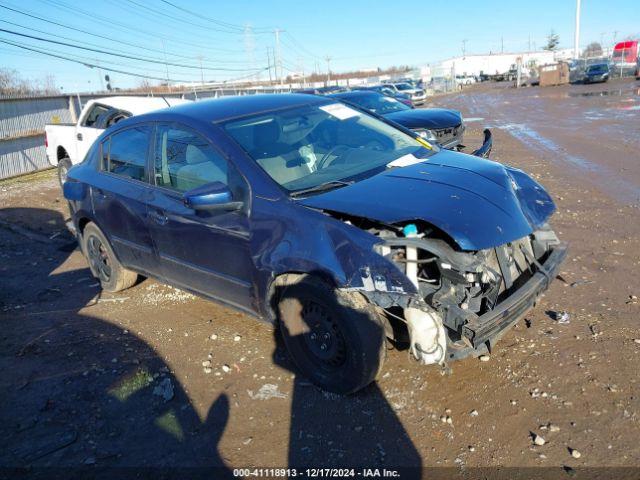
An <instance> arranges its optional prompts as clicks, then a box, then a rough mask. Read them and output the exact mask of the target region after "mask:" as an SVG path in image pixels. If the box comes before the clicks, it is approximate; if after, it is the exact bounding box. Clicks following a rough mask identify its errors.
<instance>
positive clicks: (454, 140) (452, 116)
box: [330, 91, 493, 157]
mask: <svg viewBox="0 0 640 480" xmlns="http://www.w3.org/2000/svg"><path fill="white" fill-rule="evenodd" d="M330 96H331V97H333V98H337V99H340V100H341V101H344V102H346V103H349V104H351V105H356V106H358V107H361V108H364V109H366V110H368V111H370V112H373V113H375V114H377V115H381V116H383V117H384V118H386V119H388V120H391V121H392V122H395V123H397V124H399V125H402V126H403V127H405V128H408V129H410V130H413V131H414V132H415V133H417V134H418V135H420V136H421V137H423V138H425V139H426V140H428V141H429V142H435V143H438V144H439V145H440V146H441V147H443V148H447V149H458V148H459V147H461V146H462V138H463V136H464V131H465V125H464V121H463V119H462V115H461V114H460V112H458V111H456V110H447V109H444V108H421V109H411V108H409V107H407V106H406V105H403V104H402V103H400V102H398V101H397V100H395V99H393V98H389V97H386V96H384V95H382V94H379V93H377V92H364V91H352V92H346V93H337V94H334V95H330ZM492 144H493V140H492V137H491V133H490V132H489V134H488V135H485V141H484V144H483V145H482V147H481V148H480V149H478V150H476V151H475V152H474V153H473V154H474V155H478V156H482V157H488V156H489V153H490V152H491V147H492Z"/></svg>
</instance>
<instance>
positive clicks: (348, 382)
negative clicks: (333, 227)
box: [277, 275, 385, 394]
mask: <svg viewBox="0 0 640 480" xmlns="http://www.w3.org/2000/svg"><path fill="white" fill-rule="evenodd" d="M277 305H278V315H279V320H280V327H281V333H282V337H283V339H284V343H285V345H286V347H287V350H288V351H289V354H290V356H291V358H292V360H293V362H294V363H295V364H296V366H297V367H298V368H299V369H300V371H301V372H302V374H303V375H305V376H306V377H307V378H309V379H310V380H311V381H312V382H313V383H315V384H316V385H318V386H319V387H320V388H322V389H324V390H327V391H330V392H335V393H341V394H347V393H353V392H356V391H357V390H360V389H361V388H364V387H365V386H367V385H368V384H369V383H371V382H372V381H373V380H374V379H375V378H376V376H377V375H378V372H379V371H380V370H381V368H382V364H383V362H384V357H385V348H384V346H385V334H384V327H383V323H382V320H381V318H380V317H379V315H378V314H377V313H376V312H375V310H374V309H373V308H372V307H371V305H370V304H369V303H368V302H367V301H366V300H365V299H364V297H362V296H361V295H360V294H358V293H355V292H343V291H341V290H338V289H335V288H332V287H331V286H329V285H327V284H326V283H325V282H323V281H321V280H319V279H318V278H314V277H311V276H309V275H304V276H302V277H300V278H299V279H298V280H297V281H296V282H295V283H293V284H290V285H287V286H285V287H283V288H282V292H281V293H280V294H279V300H278V304H277Z"/></svg>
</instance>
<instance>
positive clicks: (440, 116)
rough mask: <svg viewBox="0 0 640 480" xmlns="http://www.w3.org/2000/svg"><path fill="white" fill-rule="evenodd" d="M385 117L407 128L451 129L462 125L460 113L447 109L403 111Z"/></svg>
mask: <svg viewBox="0 0 640 480" xmlns="http://www.w3.org/2000/svg"><path fill="white" fill-rule="evenodd" d="M384 117H385V118H387V119H389V120H391V121H392V122H396V123H399V124H400V125H402V126H403V127H407V128H429V129H434V128H435V129H438V128H451V127H457V126H458V125H460V124H461V123H462V117H461V116H460V113H459V112H456V111H455V110H447V109H445V108H420V109H413V110H402V111H400V112H393V113H388V114H386V115H385V116H384Z"/></svg>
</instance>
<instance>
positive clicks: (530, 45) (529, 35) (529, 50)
mask: <svg viewBox="0 0 640 480" xmlns="http://www.w3.org/2000/svg"><path fill="white" fill-rule="evenodd" d="M529 51H531V34H529Z"/></svg>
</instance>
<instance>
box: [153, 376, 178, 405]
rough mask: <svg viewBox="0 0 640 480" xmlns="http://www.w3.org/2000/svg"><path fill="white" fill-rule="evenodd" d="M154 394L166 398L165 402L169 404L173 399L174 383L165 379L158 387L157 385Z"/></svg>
mask: <svg viewBox="0 0 640 480" xmlns="http://www.w3.org/2000/svg"><path fill="white" fill-rule="evenodd" d="M153 394H154V395H156V396H158V397H162V398H164V401H165V402H168V401H169V400H171V399H172V398H173V395H174V393H173V383H171V379H170V378H165V379H164V380H162V381H161V382H160V383H159V384H158V385H156V386H155V387H154V389H153Z"/></svg>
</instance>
